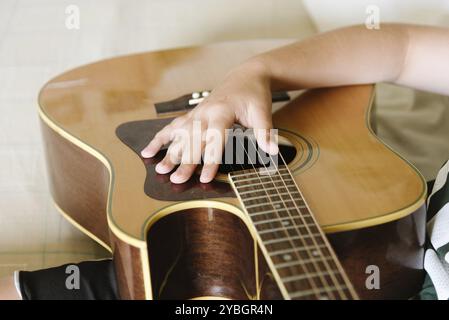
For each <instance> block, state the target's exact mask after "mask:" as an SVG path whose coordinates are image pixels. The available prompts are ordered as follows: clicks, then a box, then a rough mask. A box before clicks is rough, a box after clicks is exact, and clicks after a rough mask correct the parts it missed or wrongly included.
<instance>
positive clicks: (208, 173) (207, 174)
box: [200, 164, 220, 183]
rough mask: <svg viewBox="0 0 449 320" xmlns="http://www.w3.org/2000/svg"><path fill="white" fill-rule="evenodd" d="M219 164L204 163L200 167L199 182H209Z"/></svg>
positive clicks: (215, 173)
mask: <svg viewBox="0 0 449 320" xmlns="http://www.w3.org/2000/svg"><path fill="white" fill-rule="evenodd" d="M219 167H220V165H219V164H204V165H203V168H202V169H201V176H200V182H201V183H209V182H211V181H212V180H213V179H214V178H215V176H216V175H217V172H218V168H219Z"/></svg>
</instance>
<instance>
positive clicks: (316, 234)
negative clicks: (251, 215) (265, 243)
mask: <svg viewBox="0 0 449 320" xmlns="http://www.w3.org/2000/svg"><path fill="white" fill-rule="evenodd" d="M298 229H299V228H298V226H292V227H282V228H275V229H266V230H258V232H259V234H261V235H262V234H267V233H273V232H277V231H284V230H287V231H288V230H298ZM313 236H316V237H318V236H320V237H321V234H320V233H309V234H304V235H301V237H303V238H311V237H313Z"/></svg>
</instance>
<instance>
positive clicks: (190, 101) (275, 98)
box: [155, 90, 290, 114]
mask: <svg viewBox="0 0 449 320" xmlns="http://www.w3.org/2000/svg"><path fill="white" fill-rule="evenodd" d="M210 92H211V91H210V90H205V91H201V92H193V93H191V94H186V95H183V96H181V97H179V98H176V99H173V100H169V101H164V102H158V103H156V104H155V107H156V112H157V113H158V114H161V113H172V112H181V111H188V110H191V109H193V108H194V107H196V106H197V105H198V104H200V103H201V102H202V101H203V100H204V99H205V98H207V97H208V96H209V94H210ZM289 100H290V96H289V95H288V93H287V92H285V91H282V92H273V93H272V97H271V101H272V102H273V103H274V102H282V101H289Z"/></svg>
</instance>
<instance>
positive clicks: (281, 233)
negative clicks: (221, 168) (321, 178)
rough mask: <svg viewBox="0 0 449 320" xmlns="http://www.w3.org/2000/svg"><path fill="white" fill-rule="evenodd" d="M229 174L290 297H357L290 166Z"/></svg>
mask: <svg viewBox="0 0 449 320" xmlns="http://www.w3.org/2000/svg"><path fill="white" fill-rule="evenodd" d="M229 177H230V180H231V183H232V185H233V187H234V190H235V192H236V194H237V195H238V197H239V199H240V201H241V203H242V205H243V207H244V208H245V210H246V212H247V214H248V215H249V217H250V219H251V221H252V223H253V226H254V227H255V229H256V231H257V234H258V236H259V238H260V241H261V243H262V251H263V252H264V255H265V256H266V258H267V261H268V262H269V264H270V268H271V271H272V272H273V275H274V277H275V279H276V280H277V282H278V285H279V288H280V290H281V292H282V293H283V295H284V298H286V299H356V298H357V296H356V294H355V291H354V290H353V288H352V286H351V284H350V283H349V281H348V279H347V277H346V275H345V273H344V271H343V269H342V267H341V265H340V263H339V261H338V260H337V258H336V255H335V253H334V252H333V250H332V247H331V246H330V245H329V243H328V241H327V239H326V238H325V236H324V234H323V232H322V231H321V229H320V227H319V225H318V224H317V222H316V220H315V218H314V217H313V215H312V214H311V212H310V210H309V208H308V206H307V204H306V203H305V201H304V199H303V197H302V194H301V192H300V191H299V189H298V187H297V185H296V183H295V181H294V179H293V177H292V175H291V173H290V171H289V170H288V169H287V168H286V167H285V166H280V167H279V168H277V169H276V170H274V171H269V170H268V169H263V168H262V169H249V170H242V171H237V172H233V173H230V174H229ZM264 249H265V250H264Z"/></svg>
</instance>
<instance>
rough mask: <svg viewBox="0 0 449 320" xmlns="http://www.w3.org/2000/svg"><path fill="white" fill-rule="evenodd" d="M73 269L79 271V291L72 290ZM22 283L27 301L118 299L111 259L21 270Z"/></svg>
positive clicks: (21, 289)
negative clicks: (35, 269) (42, 268)
mask: <svg viewBox="0 0 449 320" xmlns="http://www.w3.org/2000/svg"><path fill="white" fill-rule="evenodd" d="M74 268H78V269H77V270H79V289H77V288H73V284H74V283H75V282H73V281H72V280H73V275H74V272H73V270H74ZM71 276H72V277H71ZM67 282H68V283H69V286H67ZM19 284H20V291H21V294H22V298H23V299H24V300H117V299H119V295H118V290H117V281H116V278H115V272H114V264H113V262H112V260H100V261H85V262H81V263H78V264H66V265H63V266H60V267H55V268H50V269H44V270H37V271H20V272H19ZM68 287H69V288H68Z"/></svg>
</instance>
